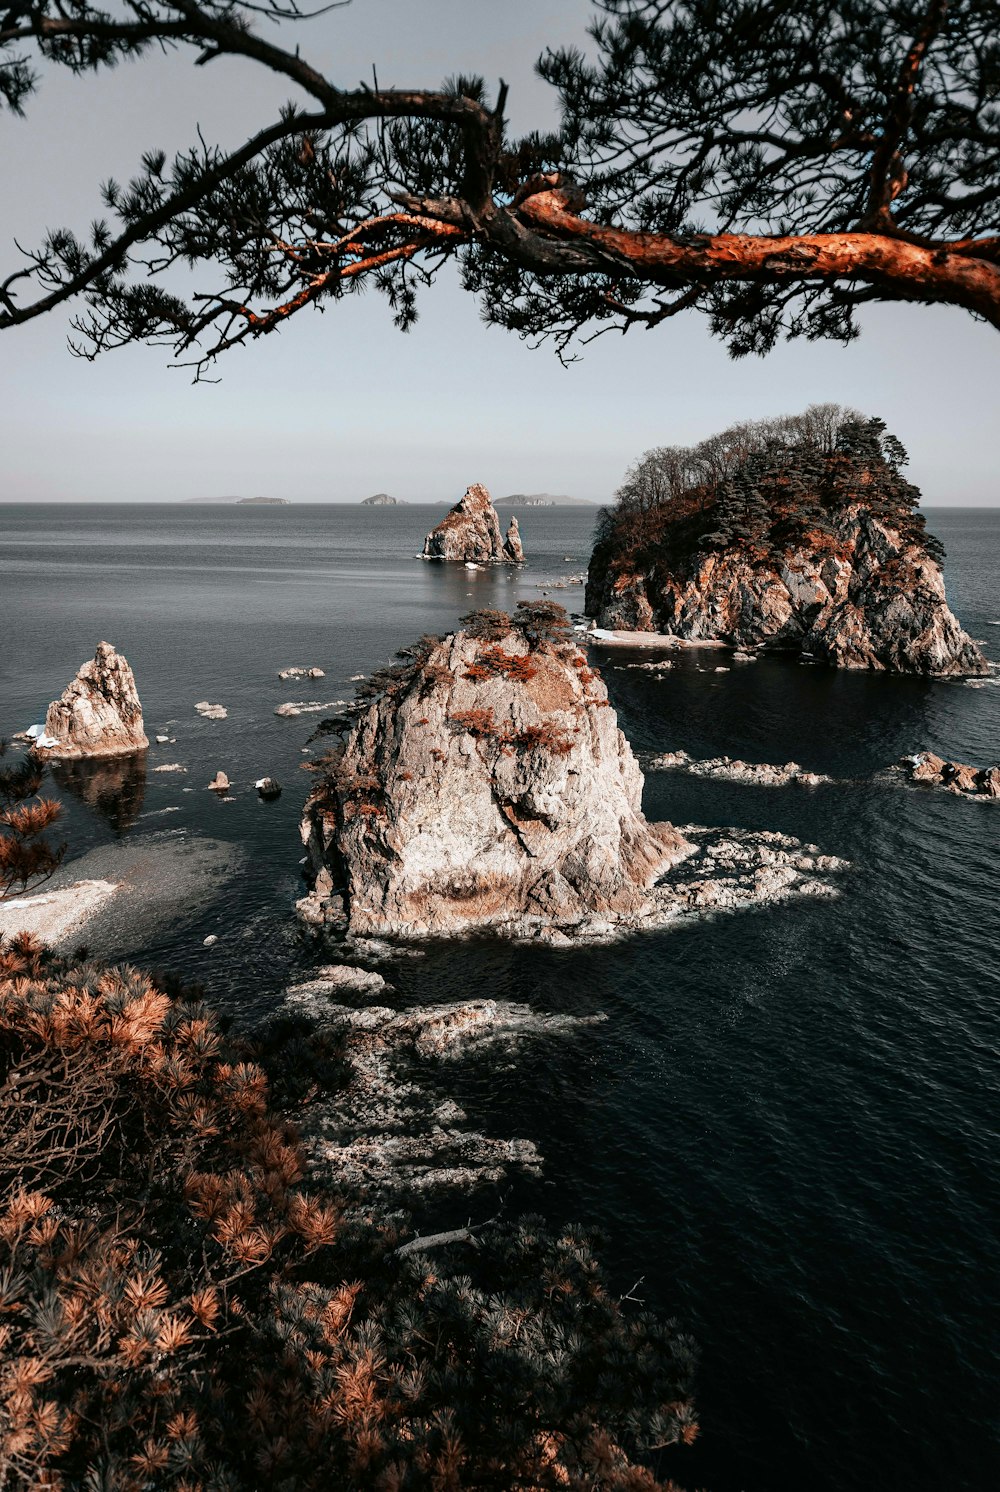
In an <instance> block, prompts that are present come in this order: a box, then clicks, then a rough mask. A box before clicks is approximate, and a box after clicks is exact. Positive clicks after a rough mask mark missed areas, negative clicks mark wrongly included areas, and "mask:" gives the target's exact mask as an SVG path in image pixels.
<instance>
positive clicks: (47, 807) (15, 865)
mask: <svg viewBox="0 0 1000 1492" xmlns="http://www.w3.org/2000/svg"><path fill="white" fill-rule="evenodd" d="M6 753H7V742H6V741H0V757H3V756H5V755H6ZM44 776H45V768H44V767H43V766H41V765H40V764H39V763H38V762H34V761H32V760H31V758H30V757H25V758H24V759H23V760H22V761H20V762H18V763H16V764H15V765H14V766H10V767H0V896H14V895H19V894H20V893H22V892H24V891H27V890H29V889H30V888H31V887H32V886H37V885H38V884H40V883H41V882H43V881H47V880H48V879H49V877H50V876H51V875H53V874H54V872H55V871H56V870H58V868H59V866H60V864H61V863H62V859H63V856H64V854H65V853H66V847H65V845H60V846H58V847H57V846H55V845H53V844H52V842H51V841H50V840H49V839H48V838H47V837H46V834H47V831H48V830H49V829H51V827H52V825H53V824H54V823H55V822H56V820H57V819H58V818H59V815H60V813H61V811H62V810H61V807H60V805H59V803H58V802H57V801H56V800H55V799H54V798H42V797H40V796H38V790H39V788H40V787H41V785H42V781H43V779H44ZM29 799H34V801H33V802H30V801H29Z"/></svg>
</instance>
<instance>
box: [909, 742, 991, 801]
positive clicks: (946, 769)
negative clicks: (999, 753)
mask: <svg viewBox="0 0 1000 1492" xmlns="http://www.w3.org/2000/svg"><path fill="white" fill-rule="evenodd" d="M899 765H900V766H901V767H902V768H903V770H904V771H905V772H906V773H907V775H908V776H909V778H910V781H911V782H926V783H929V784H930V785H931V786H933V787H943V788H947V790H948V791H949V792H951V793H968V794H971V795H972V796H974V797H981V798H1000V766H995V767H970V766H968V765H967V764H966V763H965V762H951V761H946V760H945V758H944V757H943V756H935V755H934V752H933V751H921V752H918V753H917V754H916V755H915V756H904V757H903V760H902V761H901V762H900V763H899Z"/></svg>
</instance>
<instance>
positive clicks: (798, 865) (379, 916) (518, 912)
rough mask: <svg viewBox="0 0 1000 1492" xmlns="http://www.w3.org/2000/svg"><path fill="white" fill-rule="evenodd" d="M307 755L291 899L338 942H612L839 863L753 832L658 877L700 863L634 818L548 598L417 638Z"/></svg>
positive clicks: (610, 738)
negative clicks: (727, 866) (315, 758)
mask: <svg viewBox="0 0 1000 1492" xmlns="http://www.w3.org/2000/svg"><path fill="white" fill-rule="evenodd" d="M345 729H346V724H345ZM316 765H317V767H318V768H319V769H320V773H321V775H320V778H319V781H318V783H317V786H316V788H315V789H314V791H313V792H312V794H311V795H310V797H309V800H308V802H307V804H306V809H305V814H304V818H303V821H302V837H303V842H304V843H305V845H306V848H307V851H308V858H309V862H310V864H311V867H312V872H313V875H314V876H315V888H314V890H313V892H312V894H311V895H310V896H309V897H307V898H305V899H304V900H303V902H301V903H300V905H299V909H300V913H301V915H302V916H303V917H304V918H305V920H307V921H310V922H312V923H314V924H316V925H332V926H333V927H336V928H339V929H341V930H343V931H346V932H349V933H350V934H351V935H361V936H369V935H373V936H376V937H378V936H389V937H398V936H403V937H425V936H444V935H449V934H455V933H466V932H471V931H474V930H483V929H486V930H490V931H492V932H494V933H498V934H501V935H503V936H506V937H514V938H532V937H542V938H545V939H546V940H547V941H549V942H554V943H558V942H561V941H566V940H568V939H573V938H589V939H609V938H613V937H616V936H619V935H620V934H621V933H622V932H624V931H627V930H631V929H637V928H640V927H648V926H652V925H658V924H663V923H666V922H669V921H671V920H672V919H673V918H675V917H676V916H678V915H680V914H681V913H683V912H685V911H701V910H705V909H707V908H709V907H710V906H713V905H717V906H720V907H723V906H735V905H741V904H743V903H745V902H748V901H754V900H757V901H761V900H773V899H775V898H776V897H777V896H786V895H790V894H793V892H795V891H802V892H804V893H807V894H808V893H811V892H812V891H813V890H814V889H815V886H816V884H817V882H818V879H819V876H820V875H821V873H822V872H824V871H826V870H828V869H831V868H835V866H834V862H832V861H831V862H828V863H825V864H819V863H817V862H816V855H817V854H818V851H814V850H813V849H812V848H811V847H805V848H803V847H802V846H800V845H798V844H797V843H796V842H795V841H787V842H784V841H782V843H781V844H780V845H779V844H778V843H777V840H776V839H775V837H774V836H767V835H764V836H752V835H751V836H744V837H743V839H742V840H741V841H740V852H739V855H738V856H737V857H736V859H734V860H733V867H734V874H733V876H732V877H726V876H722V877H713V876H705V875H700V874H699V875H696V876H695V878H694V879H693V880H692V879H690V878H685V879H683V880H682V882H679V883H677V884H673V885H667V884H666V882H665V881H664V877H666V876H667V873H668V872H669V871H671V868H672V867H674V866H676V865H678V864H680V863H681V862H683V861H685V860H686V859H688V858H693V859H695V860H697V859H699V858H702V859H704V858H705V857H706V855H707V858H708V860H709V861H711V859H712V855H711V853H710V851H709V850H706V849H705V847H704V846H703V845H701V846H699V844H698V843H696V842H695V840H694V839H692V838H691V837H690V836H688V835H686V834H685V833H682V832H680V831H678V830H677V829H675V828H674V827H673V826H672V825H671V824H650V823H648V822H647V820H646V819H645V817H644V816H643V813H642V809H641V798H642V787H643V778H642V773H641V772H640V770H639V766H638V763H637V762H636V760H635V757H634V756H633V754H632V751H631V749H630V747H629V744H628V742H627V741H626V739H625V737H624V735H623V734H622V732H621V731H620V730H619V728H618V722H617V719H616V716H615V713H614V710H613V709H612V707H611V705H610V704H609V701H608V696H607V690H606V689H605V686H604V682H603V680H602V679H601V677H600V675H599V674H598V673H597V672H596V671H595V670H594V669H592V668H591V667H590V666H589V664H588V661H587V658H586V656H585V654H584V653H582V652H581V651H580V649H579V647H578V646H577V644H576V643H575V642H574V641H573V640H572V639H571V636H570V633H569V627H568V622H567V619H566V615H565V612H563V611H562V608H561V607H558V606H556V605H555V603H553V602H536V603H533V604H529V603H521V604H520V605H519V607H518V609H517V612H516V613H515V616H514V618H513V620H512V619H511V618H510V617H508V616H507V615H506V614H505V613H503V612H479V613H473V615H472V616H471V617H468V618H466V627H465V628H464V629H463V630H462V631H459V632H456V633H453V634H450V635H449V636H447V637H444V638H425V639H423V640H422V642H421V643H420V644H419V645H418V646H417V647H415V648H412V649H410V650H408V653H407V655H406V656H404V658H403V660H402V661H401V663H400V664H399V665H398V666H396V667H394V668H392V669H388V670H385V671H384V672H383V673H382V674H381V675H376V676H374V677H373V678H372V680H370V681H369V683H368V686H367V689H366V690H365V691H363V694H362V697H361V699H360V701H359V704H358V707H357V713H356V717H355V719H354V722H353V724H351V725H350V727H349V730H348V731H347V734H346V739H345V740H344V742H343V745H342V747H340V748H339V749H337V750H336V751H335V752H333V753H332V754H331V756H330V757H329V758H327V759H326V760H325V761H323V762H321V763H317V764H316ZM729 838H730V840H731V839H732V836H730V837H729ZM721 842H722V841H721V840H720V843H721ZM727 842H729V841H728V840H727ZM733 842H734V843H735V841H733ZM736 860H739V867H738V871H737V870H736V868H735V867H736ZM817 872H818V873H819V875H818V874H817ZM660 883H663V884H660Z"/></svg>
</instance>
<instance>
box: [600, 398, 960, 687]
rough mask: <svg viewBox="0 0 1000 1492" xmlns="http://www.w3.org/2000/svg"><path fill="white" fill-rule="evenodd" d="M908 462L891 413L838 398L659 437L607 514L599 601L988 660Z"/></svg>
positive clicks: (922, 656)
mask: <svg viewBox="0 0 1000 1492" xmlns="http://www.w3.org/2000/svg"><path fill="white" fill-rule="evenodd" d="M905 462H906V453H905V451H904V450H903V448H902V446H901V445H900V443H899V442H898V441H897V440H896V439H895V437H893V436H891V435H889V434H888V433H887V432H886V429H885V426H884V424H883V423H882V421H881V420H877V419H865V418H863V417H862V416H860V415H857V414H855V413H853V412H851V411H847V410H841V409H838V408H837V407H836V406H819V407H814V408H813V409H811V410H808V411H806V413H805V414H804V415H800V416H795V417H791V418H788V419H783V420H774V421H769V422H767V423H762V424H758V425H746V426H737V427H735V428H734V429H732V430H728V431H726V432H724V433H723V434H722V435H720V436H716V437H715V438H714V439H712V440H710V441H705V442H704V443H703V444H702V445H700V446H696V447H694V448H693V449H692V450H680V449H676V448H663V449H660V450H656V451H651V452H649V453H648V454H647V455H646V456H645V457H644V458H643V460H642V461H641V462H640V463H639V464H638V465H637V466H636V467H634V468H633V469H632V471H631V472H630V473H629V475H628V478H627V480H626V483H625V485H624V486H623V488H622V489H621V491H620V492H619V494H618V503H617V506H616V507H615V508H613V509H611V510H609V511H607V512H606V513H605V515H604V516H603V518H602V521H601V524H600V527H599V531H598V539H597V543H596V546H595V549H594V553H593V556H592V558H591V563H590V571H589V576H588V582H587V594H586V609H587V612H588V613H589V614H590V615H591V616H593V617H595V619H596V621H597V624H598V625H599V626H600V627H603V628H610V629H621V630H624V631H656V632H665V633H670V634H673V635H674V636H677V637H682V638H687V639H693V640H699V639H700V640H716V641H721V642H725V643H729V644H732V645H734V646H737V647H744V648H758V647H764V648H768V649H775V650H779V649H780V650H789V651H794V652H798V653H800V654H803V655H806V656H809V657H812V658H813V659H815V660H817V661H821V662H825V663H829V664H834V665H837V666H839V667H843V668H869V669H883V670H891V671H894V672H899V673H918V674H930V675H965V674H972V675H976V674H986V673H987V672H988V671H989V670H988V665H987V663H986V660H985V658H984V657H983V654H982V653H981V652H980V650H979V648H978V647H977V645H976V644H975V642H973V640H972V639H971V638H970V637H969V636H968V635H967V634H966V633H965V632H964V631H963V630H962V627H961V624H960V623H959V621H958V619H957V618H956V617H955V615H954V614H953V612H952V611H951V610H950V608H949V606H948V602H947V599H946V597H945V588H944V577H943V575H942V572H941V563H940V561H941V559H942V558H943V550H942V549H941V546H940V545H939V544H938V543H937V541H936V540H935V539H933V538H932V537H931V536H930V535H929V534H928V533H927V532H926V530H925V526H924V519H923V516H922V515H921V514H919V513H918V512H917V511H916V505H917V502H918V500H919V496H920V494H919V492H918V490H917V488H916V487H914V486H913V485H912V484H911V483H909V482H907V481H906V480H905V479H904V477H903V476H902V474H901V468H902V467H903V465H904V464H905Z"/></svg>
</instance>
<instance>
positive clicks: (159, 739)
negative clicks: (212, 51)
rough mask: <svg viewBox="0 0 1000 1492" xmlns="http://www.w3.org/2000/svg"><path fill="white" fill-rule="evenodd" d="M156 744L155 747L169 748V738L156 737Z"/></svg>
mask: <svg viewBox="0 0 1000 1492" xmlns="http://www.w3.org/2000/svg"><path fill="white" fill-rule="evenodd" d="M156 744H157V746H169V744H170V737H169V736H157V738H156Z"/></svg>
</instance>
